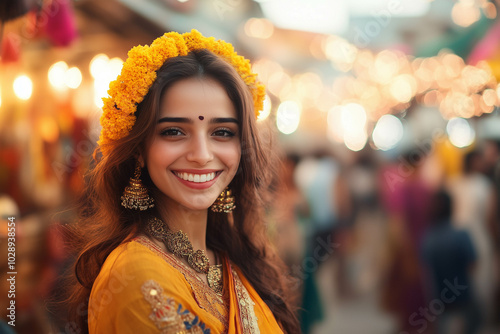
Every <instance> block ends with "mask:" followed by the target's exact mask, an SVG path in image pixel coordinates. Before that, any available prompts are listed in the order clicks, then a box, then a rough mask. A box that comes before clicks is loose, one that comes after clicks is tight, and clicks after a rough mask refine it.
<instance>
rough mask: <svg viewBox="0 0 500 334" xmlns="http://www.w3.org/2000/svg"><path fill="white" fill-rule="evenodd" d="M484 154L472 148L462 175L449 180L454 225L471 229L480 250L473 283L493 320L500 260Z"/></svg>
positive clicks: (490, 184) (491, 188)
mask: <svg viewBox="0 0 500 334" xmlns="http://www.w3.org/2000/svg"><path fill="white" fill-rule="evenodd" d="M484 162H485V161H484V159H483V155H482V153H481V152H480V151H472V152H469V153H467V154H466V155H465V156H464V162H463V167H464V171H463V174H462V175H461V176H458V177H456V178H453V179H451V180H449V186H448V188H449V190H450V193H451V196H452V198H453V203H454V205H453V212H452V217H453V219H452V221H453V224H454V226H455V227H457V228H459V229H464V230H466V231H468V232H469V234H470V236H471V238H472V243H473V245H474V248H475V250H476V253H477V263H476V269H475V270H474V276H473V280H472V284H473V286H474V293H475V294H476V298H477V300H478V302H479V304H480V308H481V311H482V313H483V316H484V319H485V320H486V321H488V322H491V321H492V320H493V312H494V297H495V290H496V284H497V278H496V274H497V269H498V268H497V265H498V263H497V261H495V253H494V237H493V236H494V235H495V227H494V226H495V209H496V208H495V199H496V196H495V192H494V187H493V185H492V183H491V181H490V180H489V179H488V178H487V177H486V176H484V175H483V174H482V173H481V171H482V170H484V167H485V163H484Z"/></svg>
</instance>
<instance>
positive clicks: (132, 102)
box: [98, 29, 265, 154]
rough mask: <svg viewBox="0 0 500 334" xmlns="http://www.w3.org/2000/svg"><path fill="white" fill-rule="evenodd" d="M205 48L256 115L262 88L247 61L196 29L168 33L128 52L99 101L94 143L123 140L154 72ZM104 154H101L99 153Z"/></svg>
mask: <svg viewBox="0 0 500 334" xmlns="http://www.w3.org/2000/svg"><path fill="white" fill-rule="evenodd" d="M200 49H207V50H210V51H212V52H213V53H214V54H216V55H218V56H220V57H222V58H223V59H224V60H226V61H227V62H228V63H229V64H231V65H232V66H233V67H234V68H235V69H236V71H237V72H238V74H239V75H240V76H241V78H242V79H243V81H244V82H245V83H246V84H247V86H248V87H249V88H250V91H251V93H252V96H253V102H254V108H255V114H256V116H258V115H259V113H260V111H261V110H262V107H263V103H264V97H265V88H264V85H262V84H261V83H260V82H259V81H258V80H257V74H255V73H253V72H252V70H251V66H250V61H249V60H248V59H245V58H244V57H242V56H240V55H238V54H237V53H236V52H235V51H234V48H233V46H232V45H231V44H230V43H226V42H224V41H222V40H216V39H215V38H214V37H204V36H203V35H202V34H201V33H200V32H198V31H197V30H194V29H193V30H191V32H187V33H185V34H182V35H181V34H179V33H177V32H169V33H166V34H164V35H163V36H161V37H159V38H157V39H156V40H154V41H153V43H151V45H149V46H148V45H145V46H141V45H139V46H136V47H134V48H132V49H131V50H130V51H129V52H128V58H127V60H126V61H125V63H124V64H123V67H122V71H121V74H120V75H119V76H118V78H117V79H116V80H115V81H112V82H111V83H110V85H109V90H108V94H109V97H105V98H103V101H104V106H103V108H102V110H103V113H102V116H101V126H102V130H101V135H100V137H99V141H98V144H99V146H101V149H102V148H103V146H105V145H106V144H108V143H110V142H112V141H114V140H118V139H121V138H123V137H125V136H126V135H127V134H128V133H129V132H130V130H131V129H132V127H133V125H134V123H135V119H136V116H135V111H136V109H137V105H138V104H139V103H140V102H141V101H142V100H143V99H144V96H146V94H147V93H148V91H149V88H150V87H151V85H152V84H153V82H154V81H155V80H156V71H157V70H158V69H160V67H161V66H162V65H163V63H164V62H165V61H166V60H167V59H168V58H172V57H177V56H185V55H187V54H188V53H189V52H190V51H193V50H200ZM103 154H105V152H103Z"/></svg>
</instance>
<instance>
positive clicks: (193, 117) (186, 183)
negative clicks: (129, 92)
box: [146, 78, 241, 210]
mask: <svg viewBox="0 0 500 334" xmlns="http://www.w3.org/2000/svg"><path fill="white" fill-rule="evenodd" d="M239 131H240V129H239V126H238V120H237V115H236V110H235V109H234V106H233V104H232V102H231V100H230V99H229V97H228V96H227V94H226V92H225V90H224V88H223V87H222V86H221V85H220V84H219V83H217V82H216V81H214V80H212V79H207V78H201V79H200V78H189V79H185V80H181V81H179V82H177V83H175V84H174V85H172V86H171V87H170V88H169V89H167V90H166V91H165V93H164V94H163V96H162V99H161V103H160V118H159V121H158V123H157V125H156V129H155V134H154V136H153V139H152V141H151V144H150V145H149V147H148V148H147V160H146V167H147V169H148V172H149V175H150V177H151V180H152V181H153V183H154V184H155V185H156V187H158V189H159V190H160V191H161V192H162V193H163V194H164V195H165V196H166V203H165V204H166V205H167V209H168V208H169V207H171V206H172V205H181V206H183V207H185V208H188V209H191V210H205V209H207V208H208V207H209V206H210V205H212V203H213V202H214V201H215V199H216V198H217V197H218V196H219V194H220V193H221V192H222V191H223V190H224V188H225V187H226V186H227V185H228V184H229V182H231V180H232V179H233V177H234V175H235V174H236V171H237V170H238V166H239V162H240V157H241V147H240V139H239Z"/></svg>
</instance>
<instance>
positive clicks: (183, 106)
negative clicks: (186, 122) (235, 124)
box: [160, 78, 237, 119]
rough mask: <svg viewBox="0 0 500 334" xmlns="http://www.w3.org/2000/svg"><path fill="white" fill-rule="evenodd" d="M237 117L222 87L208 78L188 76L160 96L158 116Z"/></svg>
mask: <svg viewBox="0 0 500 334" xmlns="http://www.w3.org/2000/svg"><path fill="white" fill-rule="evenodd" d="M165 116H170V117H173V116H175V117H189V118H196V119H198V118H199V116H203V117H204V118H210V117H233V118H237V114H236V110H235V108H234V105H233V103H232V102H231V100H230V99H229V97H228V95H227V93H226V91H225V89H224V87H223V86H222V85H221V84H220V83H218V82H217V81H215V80H213V79H210V78H188V79H184V80H181V81H178V82H176V83H175V84H173V85H172V86H171V87H169V88H168V89H167V90H166V91H165V92H164V93H163V95H162V97H161V103H160V117H165Z"/></svg>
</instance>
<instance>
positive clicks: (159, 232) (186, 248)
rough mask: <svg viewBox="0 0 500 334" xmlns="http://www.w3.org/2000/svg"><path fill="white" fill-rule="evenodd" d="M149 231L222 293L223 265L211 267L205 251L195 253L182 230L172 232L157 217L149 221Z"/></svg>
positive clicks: (214, 288)
mask: <svg viewBox="0 0 500 334" xmlns="http://www.w3.org/2000/svg"><path fill="white" fill-rule="evenodd" d="M147 230H148V232H149V234H150V235H151V236H153V237H155V238H157V239H158V240H160V241H162V242H163V243H164V244H165V247H167V249H168V250H169V251H170V252H171V253H173V254H174V255H175V256H177V257H179V258H183V259H185V260H186V261H187V263H188V264H189V266H190V267H191V268H193V269H194V270H195V271H197V272H199V273H202V274H206V275H207V281H208V286H209V287H210V288H211V289H212V290H214V291H215V292H216V293H218V294H220V293H222V287H223V285H222V264H218V265H212V266H211V265H210V260H209V259H208V257H207V256H206V255H205V251H204V250H200V249H198V250H197V251H195V250H194V249H193V244H191V241H189V238H188V236H187V234H186V233H184V232H183V231H181V230H179V231H177V232H175V233H174V232H172V231H170V230H169V229H168V227H167V226H166V224H165V223H164V222H163V221H162V220H160V219H158V218H156V217H152V218H151V219H150V220H149V222H148V226H147Z"/></svg>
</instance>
